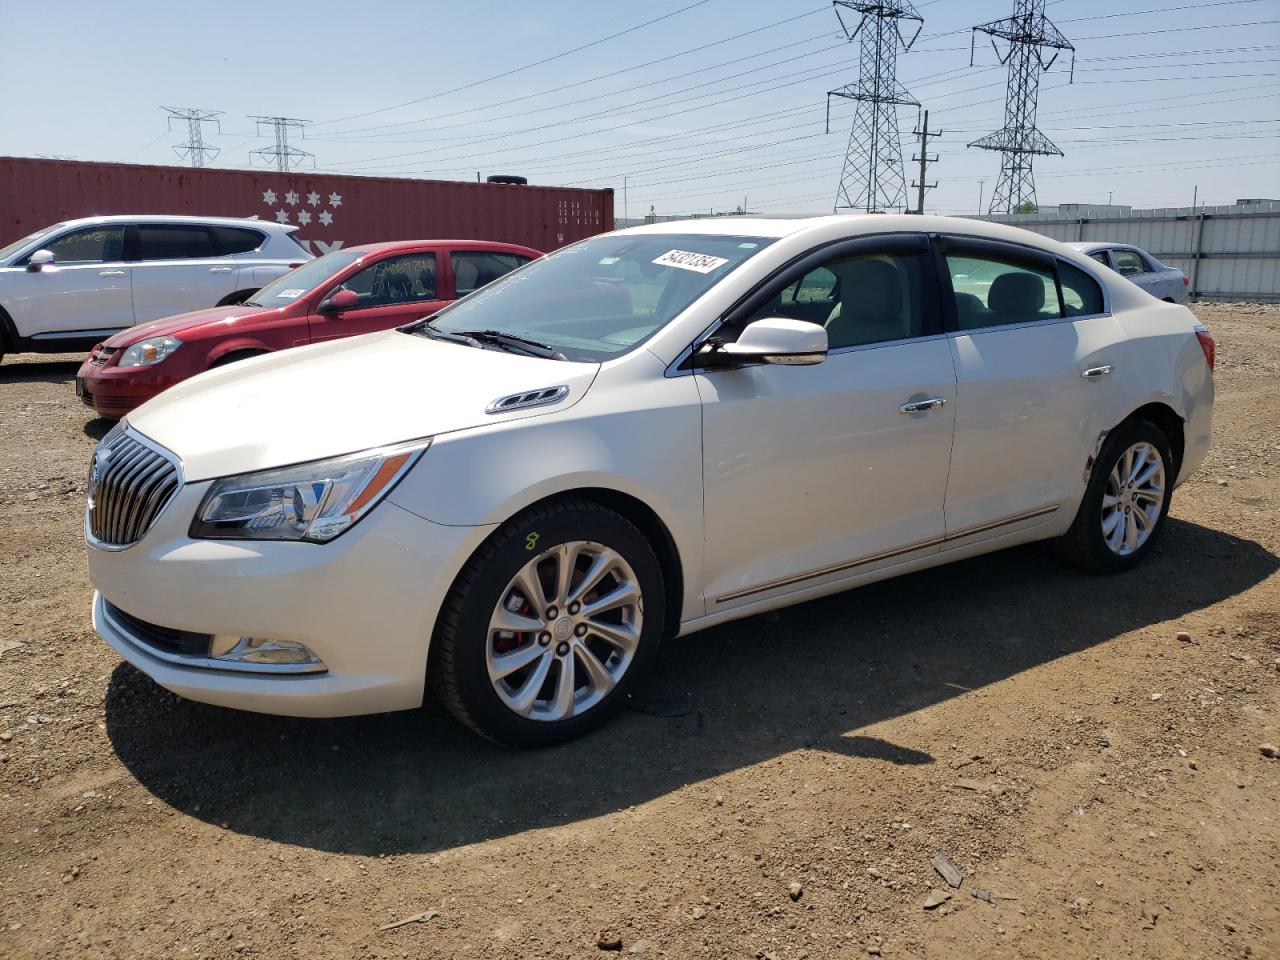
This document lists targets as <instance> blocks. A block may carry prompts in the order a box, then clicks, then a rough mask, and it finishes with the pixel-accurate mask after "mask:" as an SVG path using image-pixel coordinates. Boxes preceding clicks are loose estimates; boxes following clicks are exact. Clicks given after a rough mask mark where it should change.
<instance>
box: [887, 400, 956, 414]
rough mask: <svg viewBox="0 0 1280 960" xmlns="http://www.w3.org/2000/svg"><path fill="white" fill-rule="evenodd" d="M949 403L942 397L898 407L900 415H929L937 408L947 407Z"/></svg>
mask: <svg viewBox="0 0 1280 960" xmlns="http://www.w3.org/2000/svg"><path fill="white" fill-rule="evenodd" d="M946 403H947V401H946V400H945V399H943V398H942V397H930V398H929V399H928V400H913V401H911V402H910V403H904V404H902V405H901V406H900V407H898V412H899V413H928V412H929V411H930V410H933V409H935V408H937V407H943V406H946Z"/></svg>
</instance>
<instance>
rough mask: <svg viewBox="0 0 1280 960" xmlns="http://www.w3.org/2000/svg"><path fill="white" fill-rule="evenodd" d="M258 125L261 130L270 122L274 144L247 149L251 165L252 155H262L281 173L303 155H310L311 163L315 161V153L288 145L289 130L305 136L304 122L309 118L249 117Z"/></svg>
mask: <svg viewBox="0 0 1280 960" xmlns="http://www.w3.org/2000/svg"><path fill="white" fill-rule="evenodd" d="M249 119H250V120H252V121H254V122H255V123H256V124H257V125H258V129H259V130H261V129H262V126H263V124H270V126H271V128H272V130H273V131H274V133H275V140H276V142H275V145H274V146H271V147H260V148H259V149H257V150H250V151H249V162H250V165H251V166H252V163H253V158H254V157H262V158H263V159H264V160H266V161H268V162H270V163H272V164H274V166H275V168H276V169H277V170H279V171H281V172H282V173H287V172H288V171H290V170H292V169H293V168H294V167H296V166H297V165H298V161H300V160H302V159H303V158H304V157H310V158H311V161H312V164H314V163H315V154H314V153H308V152H307V151H306V150H299V149H298V148H297V147H292V146H290V145H289V131H290V130H297V131H298V136H299V137H303V138H305V137H306V135H307V134H306V124H308V123H310V122H311V121H309V120H296V119H294V118H293V117H250V118H249Z"/></svg>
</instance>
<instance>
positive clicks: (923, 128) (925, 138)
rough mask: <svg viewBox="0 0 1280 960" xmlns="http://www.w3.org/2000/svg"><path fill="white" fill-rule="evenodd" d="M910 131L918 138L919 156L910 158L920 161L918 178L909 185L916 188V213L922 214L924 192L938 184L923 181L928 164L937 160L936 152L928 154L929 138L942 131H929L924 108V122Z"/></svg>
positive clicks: (939, 134) (926, 112)
mask: <svg viewBox="0 0 1280 960" xmlns="http://www.w3.org/2000/svg"><path fill="white" fill-rule="evenodd" d="M911 132H912V133H913V134H915V135H916V136H917V137H919V138H920V156H918V157H912V158H911V159H912V160H916V161H919V163H920V179H919V180H917V181H916V182H915V183H913V184H911V185H912V186H913V187H915V188H916V213H918V214H919V215H920V216H924V192H925V191H926V190H932V189H934V187H936V186H937V185H938V181H937V180H935V181H933V183H926V182H925V174H926V172H927V171H928V168H929V164H931V163H937V162H938V155H937V154H936V153H935V154H934V155H933V156H932V157H931V156H929V138H930V137H940V136H942V131H941V130H939V131H937V132H936V133H930V132H929V111H928V110H926V111H925V112H924V122H923V123H922V124H921V125H920V128H919V129H918V130H912V131H911Z"/></svg>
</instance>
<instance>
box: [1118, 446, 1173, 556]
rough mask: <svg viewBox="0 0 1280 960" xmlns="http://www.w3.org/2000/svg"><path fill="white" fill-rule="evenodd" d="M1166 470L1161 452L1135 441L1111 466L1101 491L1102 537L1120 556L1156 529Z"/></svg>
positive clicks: (1140, 545)
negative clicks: (1109, 473)
mask: <svg viewBox="0 0 1280 960" xmlns="http://www.w3.org/2000/svg"><path fill="white" fill-rule="evenodd" d="M1164 495H1165V469H1164V458H1163V457H1161V456H1160V451H1159V450H1157V449H1156V448H1155V447H1154V446H1152V445H1151V444H1150V443H1135V444H1134V445H1133V446H1131V447H1129V448H1128V449H1127V450H1125V452H1124V453H1123V454H1121V455H1120V458H1119V459H1118V460H1117V461H1116V465H1115V466H1114V467H1112V468H1111V475H1110V476H1109V477H1108V478H1107V486H1106V489H1105V490H1104V491H1103V492H1102V538H1103V540H1104V541H1105V542H1106V544H1107V548H1108V549H1110V550H1111V552H1112V553H1115V554H1117V555H1119V556H1122V557H1125V556H1129V555H1130V554H1132V553H1133V552H1135V551H1136V550H1138V549H1140V548H1141V547H1142V545H1143V544H1144V543H1146V542H1147V540H1149V539H1150V538H1151V534H1152V533H1154V532H1155V529H1156V524H1157V523H1159V522H1160V513H1161V510H1162V509H1163V508H1164Z"/></svg>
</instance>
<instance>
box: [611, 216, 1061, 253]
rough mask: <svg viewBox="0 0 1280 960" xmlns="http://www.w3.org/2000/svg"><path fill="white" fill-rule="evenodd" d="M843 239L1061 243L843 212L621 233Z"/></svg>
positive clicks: (987, 225) (653, 226)
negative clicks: (836, 235) (942, 236)
mask: <svg viewBox="0 0 1280 960" xmlns="http://www.w3.org/2000/svg"><path fill="white" fill-rule="evenodd" d="M837 227H842V228H843V229H842V230H841V231H840V232H841V233H843V234H844V235H845V236H847V237H849V238H854V237H858V236H862V235H865V236H870V235H872V234H877V233H950V234H961V235H964V236H970V237H982V238H986V239H990V240H1006V241H1009V242H1010V243H1020V244H1022V245H1023V246H1033V247H1039V248H1041V249H1043V250H1045V251H1047V252H1049V253H1059V252H1060V251H1061V250H1062V245H1061V243H1060V242H1059V241H1057V240H1054V239H1053V238H1051V237H1045V236H1042V235H1040V234H1038V233H1032V232H1031V231H1029V230H1023V229H1020V228H1018V227H1012V226H1009V225H1007V224H1003V223H993V222H991V221H988V220H973V219H969V218H968V217H941V216H930V215H926V216H917V215H915V214H901V213H843V214H833V215H831V216H825V217H800V218H796V219H794V220H792V219H781V218H766V217H737V216H729V217H711V218H707V219H705V220H671V221H667V222H665V223H648V224H644V225H642V226H638V227H629V228H627V229H626V230H620V231H618V232H619V233H627V234H687V235H702V236H708V235H715V236H732V237H767V238H773V239H782V238H784V237H796V236H802V235H803V234H806V233H815V234H830V233H832V232H833V231H834V229H835V228H837Z"/></svg>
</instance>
